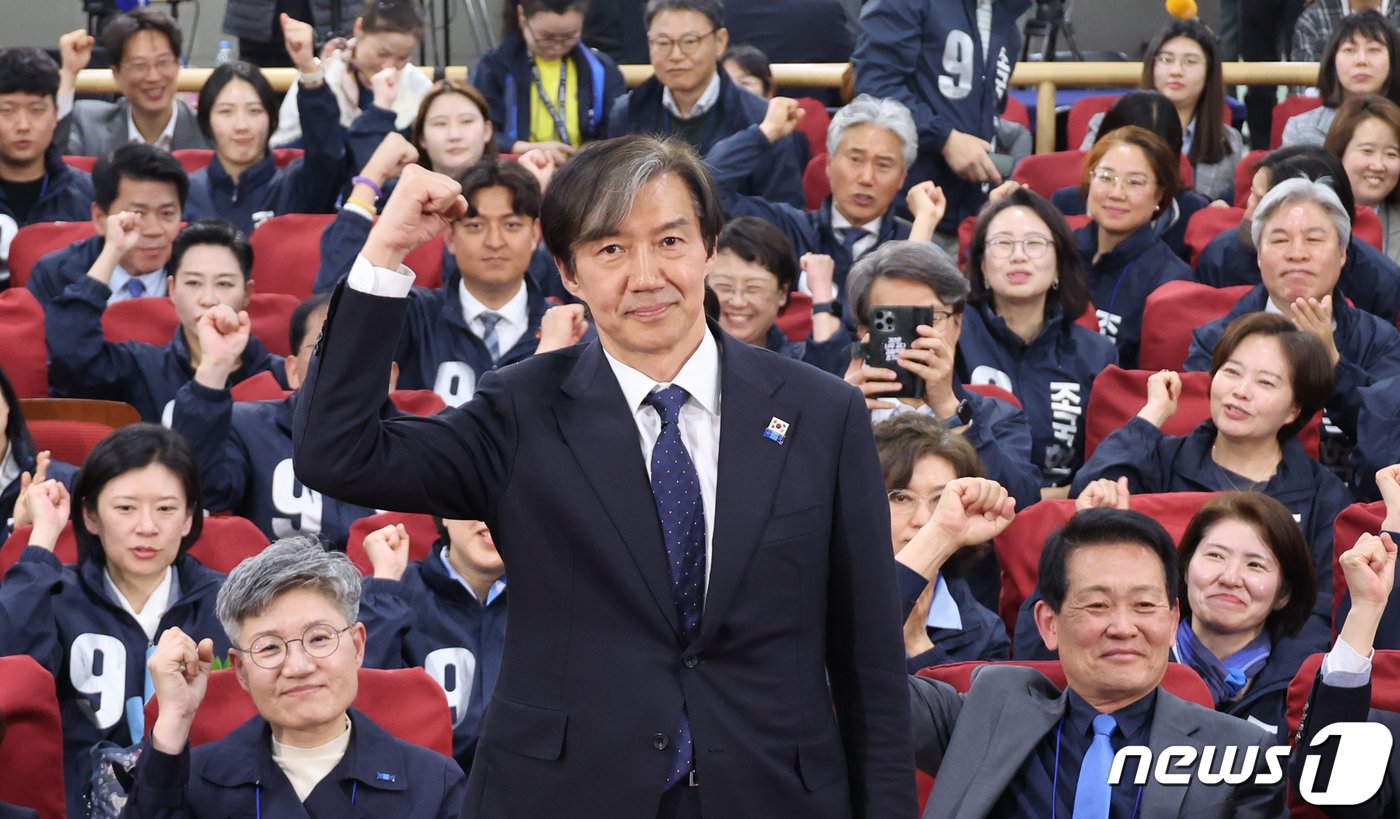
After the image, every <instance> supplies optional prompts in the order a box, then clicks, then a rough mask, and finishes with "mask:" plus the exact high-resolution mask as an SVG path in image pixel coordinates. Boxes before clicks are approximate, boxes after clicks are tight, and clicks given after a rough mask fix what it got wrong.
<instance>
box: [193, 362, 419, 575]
mask: <svg viewBox="0 0 1400 819" xmlns="http://www.w3.org/2000/svg"><path fill="white" fill-rule="evenodd" d="M297 395H298V393H293V394H292V395H290V396H288V397H287V398H284V399H282V400H281V401H241V402H237V403H235V402H234V400H233V397H232V396H231V395H230V394H229V391H228V390H211V389H209V388H208V387H205V386H203V385H202V384H199V383H198V382H196V381H194V380H193V379H191V380H190V381H188V382H186V383H185V385H184V386H182V387H180V390H179V391H178V392H177V393H175V412H174V415H173V417H172V419H171V424H170V428H171V429H173V430H175V431H176V432H178V433H180V434H181V435H183V436H184V437H185V440H186V441H188V442H189V445H190V449H192V450H193V451H194V457H195V463H197V464H198V465H199V484H200V487H201V488H202V490H203V496H204V507H205V508H206V509H208V510H209V511H211V512H222V511H224V510H233V512H234V514H236V515H239V516H241V517H245V518H247V519H248V520H251V521H252V522H253V523H254V524H256V525H257V527H258V528H259V529H261V530H263V534H265V535H267V537H268V539H269V540H276V539H278V538H282V537H291V536H293V535H320V536H321V537H322V538H325V539H326V540H328V541H330V542H332V543H334V544H336V546H338V547H340V548H342V549H343V548H345V542H346V540H347V539H348V538H349V536H350V525H351V524H352V523H354V522H355V521H357V520H359V519H360V518H363V517H367V516H369V515H373V514H374V513H375V510H373V509H368V508H366V507H363V506H356V505H354V504H350V503H344V502H341V501H338V500H336V499H335V498H328V497H325V496H324V495H322V494H321V493H320V492H317V491H316V490H314V489H310V488H308V487H306V486H303V485H302V483H301V481H300V480H298V479H297V477H296V474H295V473H294V472H293V470H292V417H293V415H295V413H296V401H297ZM387 403H388V402H386V404H387ZM390 406H392V405H390Z"/></svg>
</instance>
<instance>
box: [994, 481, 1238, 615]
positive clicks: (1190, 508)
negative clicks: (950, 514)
mask: <svg viewBox="0 0 1400 819" xmlns="http://www.w3.org/2000/svg"><path fill="white" fill-rule="evenodd" d="M1212 496H1213V493H1211V492H1163V493H1160V494H1138V495H1133V496H1132V498H1131V499H1130V500H1129V502H1128V505H1129V506H1130V507H1131V508H1132V509H1135V510H1137V511H1139V512H1142V513H1143V514H1145V515H1147V516H1148V517H1150V518H1152V519H1153V520H1155V521H1157V522H1158V523H1160V524H1162V527H1163V528H1165V529H1166V530H1167V532H1168V533H1169V534H1170V535H1171V536H1172V539H1173V540H1180V539H1181V535H1182V534H1183V533H1184V532H1185V531H1186V524H1187V523H1189V522H1190V520H1191V516H1192V515H1195V514H1196V512H1197V511H1198V510H1200V508H1201V506H1202V505H1204V504H1205V502H1206V501H1207V500H1209V499H1210V498H1211V497H1212ZM1073 514H1074V501H1072V500H1043V501H1040V502H1038V503H1035V504H1033V505H1031V506H1030V507H1029V508H1027V509H1023V510H1021V511H1020V512H1017V513H1016V519H1015V520H1013V521H1011V525H1010V526H1008V527H1006V531H1004V532H1002V533H1001V534H1000V535H997V537H996V540H994V541H993V542H992V548H993V549H994V550H995V551H996V556H997V565H998V566H1000V567H1001V597H1000V599H999V600H998V603H997V607H998V609H999V612H998V613H999V614H1000V615H1001V619H1002V620H1003V621H1004V622H1005V623H1006V632H1007V634H1008V635H1011V634H1014V633H1015V631H1016V619H1017V613H1018V612H1019V610H1020V608H1021V604H1022V603H1024V602H1025V600H1026V598H1027V597H1030V596H1031V593H1032V592H1034V591H1035V584H1036V581H1037V580H1039V578H1040V552H1041V550H1042V549H1043V548H1044V546H1045V540H1046V538H1048V537H1049V536H1050V534H1051V533H1052V532H1054V531H1055V530H1056V529H1059V528H1060V527H1061V526H1064V525H1065V523H1066V522H1067V521H1068V520H1069V519H1070V516H1072V515H1073Z"/></svg>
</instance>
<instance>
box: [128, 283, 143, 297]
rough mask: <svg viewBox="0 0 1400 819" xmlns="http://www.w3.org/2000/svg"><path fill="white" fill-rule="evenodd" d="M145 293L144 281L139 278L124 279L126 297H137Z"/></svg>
mask: <svg viewBox="0 0 1400 819" xmlns="http://www.w3.org/2000/svg"><path fill="white" fill-rule="evenodd" d="M144 295H146V283H145V282H143V281H141V280H140V279H127V280H126V297H127V298H129V299H139V298H141V297H142V296H144Z"/></svg>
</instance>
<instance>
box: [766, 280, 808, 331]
mask: <svg viewBox="0 0 1400 819" xmlns="http://www.w3.org/2000/svg"><path fill="white" fill-rule="evenodd" d="M775 323H776V324H777V325H778V328H779V329H780V330H782V331H783V332H784V333H785V334H787V337H788V339H789V340H791V341H805V340H806V338H807V336H808V334H810V333H811V332H812V297H811V296H809V295H807V294H806V293H803V292H801V291H797V290H794V291H793V292H791V293H789V294H788V300H787V306H786V307H784V308H783V311H782V312H781V313H779V314H778V318H777V320H776V321H775Z"/></svg>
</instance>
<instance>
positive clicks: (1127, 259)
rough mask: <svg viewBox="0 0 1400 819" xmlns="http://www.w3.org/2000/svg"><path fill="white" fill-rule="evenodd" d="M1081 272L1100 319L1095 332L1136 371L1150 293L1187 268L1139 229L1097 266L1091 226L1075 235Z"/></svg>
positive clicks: (1163, 244)
mask: <svg viewBox="0 0 1400 819" xmlns="http://www.w3.org/2000/svg"><path fill="white" fill-rule="evenodd" d="M1074 241H1075V244H1077V245H1078V246H1079V256H1080V258H1081V259H1083V260H1084V272H1085V274H1086V275H1087V276H1088V277H1089V297H1090V298H1091V299H1092V300H1093V302H1094V310H1095V312H1097V313H1098V316H1099V332H1101V333H1103V334H1104V335H1106V336H1108V337H1109V338H1111V339H1113V343H1114V344H1115V345H1117V347H1118V365H1119V366H1120V367H1123V368H1124V369H1129V370H1131V369H1135V368H1136V367H1137V362H1138V345H1139V344H1141V343H1142V310H1143V308H1144V307H1145V306H1146V305H1147V297H1148V296H1149V295H1150V294H1151V293H1152V291H1153V290H1156V289H1157V288H1159V287H1161V286H1162V285H1164V284H1166V283H1167V282H1169V281H1173V280H1176V279H1183V280H1186V279H1190V278H1191V267H1190V265H1188V264H1186V262H1183V261H1182V260H1181V258H1180V257H1179V256H1177V255H1176V254H1175V253H1173V252H1172V249H1171V248H1170V247H1167V244H1166V242H1163V241H1162V240H1161V239H1158V238H1157V237H1156V236H1154V235H1153V233H1152V226H1151V225H1144V226H1143V227H1141V228H1139V229H1138V231H1137V233H1134V234H1133V235H1132V236H1129V237H1128V238H1126V239H1124V240H1123V241H1121V242H1119V243H1118V246H1117V247H1115V248H1113V250H1110V251H1109V252H1108V253H1105V254H1104V255H1103V258H1101V259H1099V260H1098V261H1097V262H1095V261H1094V254H1095V253H1097V252H1098V248H1099V229H1098V227H1097V226H1096V225H1095V224H1094V223H1093V222H1090V223H1089V224H1087V225H1085V226H1084V227H1082V228H1080V229H1079V230H1076V231H1075V232H1074Z"/></svg>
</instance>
